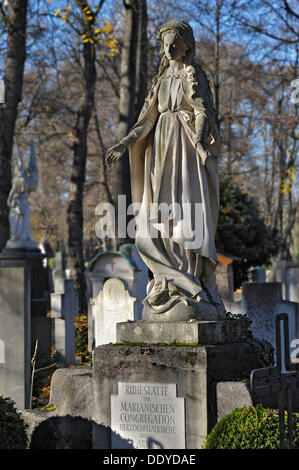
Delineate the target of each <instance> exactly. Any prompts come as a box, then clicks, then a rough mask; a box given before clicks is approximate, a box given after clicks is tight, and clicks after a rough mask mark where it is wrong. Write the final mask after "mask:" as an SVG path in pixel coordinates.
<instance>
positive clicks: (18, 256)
mask: <svg viewBox="0 0 299 470" xmlns="http://www.w3.org/2000/svg"><path fill="white" fill-rule="evenodd" d="M43 258H44V255H43V254H42V253H41V251H40V250H39V249H31V250H29V249H23V250H15V249H8V248H5V249H4V250H3V251H2V252H1V253H0V268H25V269H27V271H28V274H29V277H30V318H31V349H32V351H31V352H30V353H29V354H30V357H31V356H32V353H33V351H34V346H35V341H36V340H38V354H37V364H36V365H37V367H38V366H39V364H43V363H44V362H45V361H46V362H47V359H46V356H48V355H49V354H50V353H51V344H52V340H51V319H49V318H47V299H46V298H45V290H46V277H45V271H44V268H43V265H42V260H43ZM7 295H9V296H13V295H14V288H13V285H12V286H11V289H10V286H9V285H8V286H7Z"/></svg>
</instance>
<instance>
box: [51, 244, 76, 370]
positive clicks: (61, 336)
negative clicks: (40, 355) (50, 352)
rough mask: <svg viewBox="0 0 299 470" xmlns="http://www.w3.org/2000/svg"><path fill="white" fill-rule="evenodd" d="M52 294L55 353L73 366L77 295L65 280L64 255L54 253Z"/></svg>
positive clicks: (69, 281)
mask: <svg viewBox="0 0 299 470" xmlns="http://www.w3.org/2000/svg"><path fill="white" fill-rule="evenodd" d="M53 282H54V293H53V294H51V318H52V319H53V323H54V341H55V349H56V352H57V353H59V354H60V357H61V359H62V362H64V363H65V364H75V363H76V359H75V316H76V315H78V294H77V292H76V291H75V289H74V283H73V281H72V280H71V279H67V278H66V274H65V253H64V251H59V252H57V253H56V266H55V271H54V273H53Z"/></svg>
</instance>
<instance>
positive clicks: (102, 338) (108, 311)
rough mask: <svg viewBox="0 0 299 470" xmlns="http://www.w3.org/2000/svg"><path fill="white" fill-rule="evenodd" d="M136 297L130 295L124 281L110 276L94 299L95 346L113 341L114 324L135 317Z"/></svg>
mask: <svg viewBox="0 0 299 470" xmlns="http://www.w3.org/2000/svg"><path fill="white" fill-rule="evenodd" d="M135 303H136V298H135V297H131V296H130V294H129V292H128V290H127V289H126V286H125V284H124V282H123V281H122V280H121V279H118V278H110V279H107V281H106V282H105V283H104V287H103V290H101V291H100V293H99V295H98V296H97V297H96V298H95V299H94V304H93V305H94V322H95V347H97V346H99V345H100V344H107V343H115V341H116V324H117V323H119V322H123V321H133V320H136V319H137V309H136V307H135Z"/></svg>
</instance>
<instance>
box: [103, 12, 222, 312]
mask: <svg viewBox="0 0 299 470" xmlns="http://www.w3.org/2000/svg"><path fill="white" fill-rule="evenodd" d="M157 39H158V40H159V41H160V42H161V51H160V57H161V64H160V68H159V72H158V75H157V76H156V77H155V78H154V80H153V85H152V87H151V90H150V92H149V95H148V97H147V98H146V100H145V103H144V106H143V108H142V110H141V113H140V116H139V119H138V122H137V123H136V124H135V125H134V126H133V128H132V129H131V131H130V132H129V134H128V135H127V136H126V137H125V138H123V139H122V140H121V142H120V143H119V144H117V145H115V146H114V147H112V148H111V149H110V150H109V151H108V154H107V158H106V161H107V163H108V164H109V163H111V162H112V161H113V160H116V159H118V158H120V157H121V156H122V155H123V154H124V152H125V151H126V150H127V149H129V152H130V166H131V185H132V200H133V202H134V203H136V202H137V203H140V204H141V206H140V211H139V214H138V217H137V218H136V222H137V232H136V240H135V242H136V246H137V249H138V250H139V253H140V255H141V257H142V258H143V260H144V262H145V263H146V264H147V266H148V267H149V269H150V270H151V271H152V273H153V279H152V280H151V281H150V283H149V285H148V295H147V298H146V299H145V301H144V310H143V319H145V320H154V321H160V320H163V321H165V320H170V321H171V320H172V321H174V320H188V319H198V320H216V319H220V318H223V317H224V316H225V310H224V306H223V303H222V300H221V297H220V296H219V294H218V288H217V284H216V281H215V274H214V270H215V266H216V261H217V258H216V250H215V243H214V238H215V230H216V224H217V217H218V207H219V201H218V200H219V195H218V166H217V158H218V155H219V146H220V135H219V131H218V127H217V122H216V117H215V112H214V108H213V99H212V95H211V91H210V87H209V82H208V80H207V77H206V75H205V73H204V72H203V70H202V69H201V67H200V65H199V63H198V62H197V61H196V60H195V59H194V53H195V41H194V36H193V31H192V28H191V27H190V26H189V25H188V24H187V23H185V22H183V21H180V20H171V21H169V22H168V23H166V24H165V25H164V26H163V27H162V28H161V30H160V32H159V34H158V36H157ZM161 204H162V206H163V204H166V205H167V206H168V207H170V210H169V212H168V213H167V214H166V215H165V213H164V214H163V211H162V215H161V214H160V216H159V217H158V216H157V212H155V211H153V207H154V208H156V207H157V205H158V206H159V205H161ZM162 206H161V207H162ZM199 209H200V210H199ZM199 215H200V217H199ZM145 226H147V227H148V228H149V229H150V230H149V231H147V236H144V227H145ZM153 228H155V230H156V232H155V233H156V234H157V236H152V235H151V234H152V233H154V232H153V230H151V229H153ZM157 314H163V315H157Z"/></svg>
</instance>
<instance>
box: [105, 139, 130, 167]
mask: <svg viewBox="0 0 299 470" xmlns="http://www.w3.org/2000/svg"><path fill="white" fill-rule="evenodd" d="M126 150H127V147H126V145H124V144H122V143H119V144H117V145H114V146H113V147H111V148H110V149H109V150H108V152H107V155H106V158H105V162H106V165H111V163H112V162H114V161H116V160H119V159H120V158H121V157H122V155H123V154H124V153H125V151H126Z"/></svg>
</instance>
